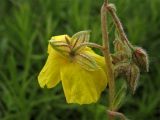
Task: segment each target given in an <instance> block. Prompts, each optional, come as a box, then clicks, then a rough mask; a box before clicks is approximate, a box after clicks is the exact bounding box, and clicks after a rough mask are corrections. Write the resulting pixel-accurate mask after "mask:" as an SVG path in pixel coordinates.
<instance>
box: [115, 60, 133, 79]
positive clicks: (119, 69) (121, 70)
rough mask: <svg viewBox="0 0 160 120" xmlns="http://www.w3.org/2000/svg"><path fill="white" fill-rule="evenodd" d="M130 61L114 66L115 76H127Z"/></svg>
mask: <svg viewBox="0 0 160 120" xmlns="http://www.w3.org/2000/svg"><path fill="white" fill-rule="evenodd" d="M129 65H130V63H118V64H116V65H115V66H114V76H115V78H117V77H119V76H125V74H126V72H127V70H128V67H129Z"/></svg>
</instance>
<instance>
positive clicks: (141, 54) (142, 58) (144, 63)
mask: <svg viewBox="0 0 160 120" xmlns="http://www.w3.org/2000/svg"><path fill="white" fill-rule="evenodd" d="M132 56H133V60H134V62H135V63H136V64H137V65H138V66H139V67H140V69H141V70H142V71H146V72H148V71H149V61H148V55H147V53H146V51H144V50H143V49H142V48H140V47H135V50H134V52H133V54H132Z"/></svg>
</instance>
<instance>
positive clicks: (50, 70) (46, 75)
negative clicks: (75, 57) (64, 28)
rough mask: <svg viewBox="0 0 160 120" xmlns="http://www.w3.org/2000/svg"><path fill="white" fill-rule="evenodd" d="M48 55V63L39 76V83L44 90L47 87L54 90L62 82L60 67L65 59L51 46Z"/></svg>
mask: <svg viewBox="0 0 160 120" xmlns="http://www.w3.org/2000/svg"><path fill="white" fill-rule="evenodd" d="M48 53H49V56H48V59H47V62H46V64H45V65H44V67H43V69H42V70H41V72H40V74H39V76H38V82H39V84H40V86H41V87H42V88H43V87H44V86H45V85H46V86H47V88H52V87H54V86H56V85H57V84H58V83H59V81H60V65H62V63H63V59H62V57H61V56H60V55H59V54H58V53H57V52H56V51H55V50H54V49H53V48H52V47H51V46H50V45H48Z"/></svg>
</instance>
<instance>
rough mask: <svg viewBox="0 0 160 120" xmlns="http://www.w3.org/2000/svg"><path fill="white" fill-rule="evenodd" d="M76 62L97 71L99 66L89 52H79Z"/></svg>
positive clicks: (87, 68) (89, 69)
mask: <svg viewBox="0 0 160 120" xmlns="http://www.w3.org/2000/svg"><path fill="white" fill-rule="evenodd" d="M75 61H76V63H78V64H80V65H81V67H83V68H84V69H86V70H88V71H95V70H96V69H99V66H98V64H97V62H96V60H95V59H94V57H93V56H91V55H89V54H87V53H79V54H77V55H76V57H75Z"/></svg>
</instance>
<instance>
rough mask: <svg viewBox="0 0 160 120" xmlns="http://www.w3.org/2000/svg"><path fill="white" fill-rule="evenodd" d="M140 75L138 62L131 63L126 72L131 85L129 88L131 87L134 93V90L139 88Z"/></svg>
mask: <svg viewBox="0 0 160 120" xmlns="http://www.w3.org/2000/svg"><path fill="white" fill-rule="evenodd" d="M139 76H140V70H139V67H138V66H137V65H136V64H134V63H131V64H130V65H129V66H128V70H127V72H126V77H127V83H128V86H129V88H130V90H131V91H132V93H133V94H134V92H135V90H136V88H137V83H138V80H139Z"/></svg>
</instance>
